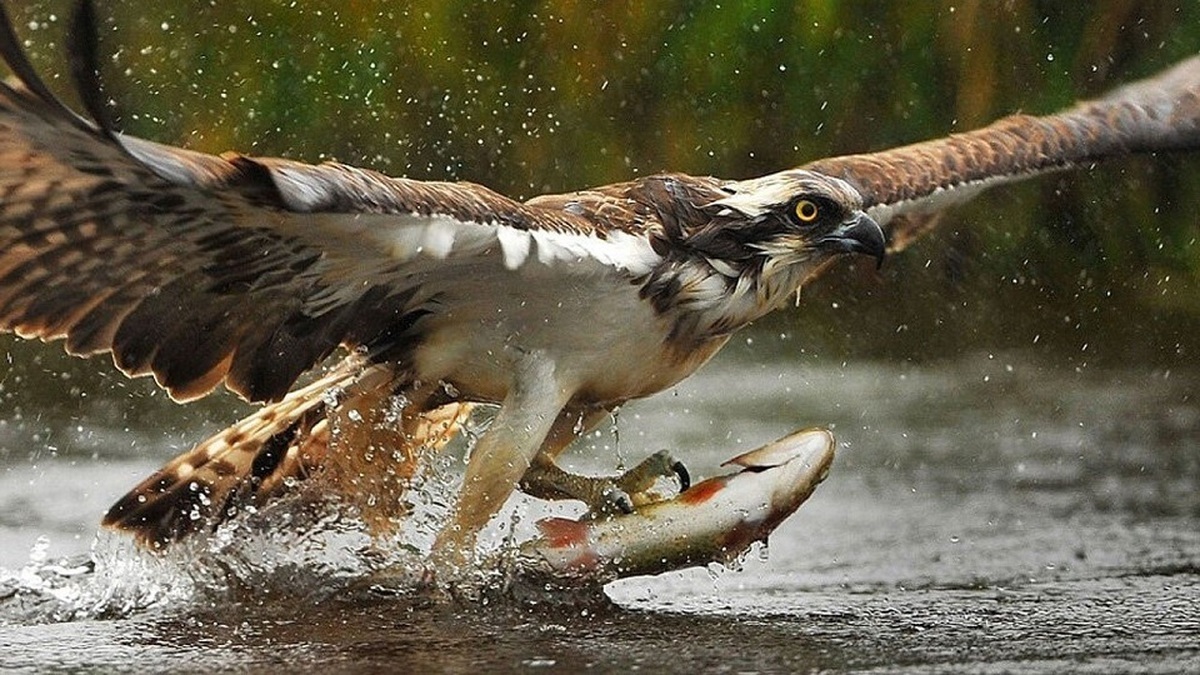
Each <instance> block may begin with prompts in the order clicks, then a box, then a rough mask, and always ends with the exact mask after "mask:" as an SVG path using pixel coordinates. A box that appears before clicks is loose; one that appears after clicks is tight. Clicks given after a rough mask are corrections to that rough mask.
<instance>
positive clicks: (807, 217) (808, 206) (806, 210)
mask: <svg viewBox="0 0 1200 675" xmlns="http://www.w3.org/2000/svg"><path fill="white" fill-rule="evenodd" d="M795 210H796V218H797V219H799V220H800V222H802V223H811V222H813V221H814V220H816V219H817V216H818V215H820V213H821V209H820V207H818V206H817V203H816V202H814V201H813V200H811V199H801V200H800V201H798V202H796V207H795Z"/></svg>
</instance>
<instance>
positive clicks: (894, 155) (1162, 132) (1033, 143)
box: [801, 57, 1200, 239]
mask: <svg viewBox="0 0 1200 675" xmlns="http://www.w3.org/2000/svg"><path fill="white" fill-rule="evenodd" d="M1197 147H1200V57H1193V58H1191V59H1188V60H1185V61H1183V62H1181V63H1179V64H1177V65H1176V66H1174V67H1172V68H1170V69H1168V70H1166V71H1164V72H1163V73H1161V74H1159V75H1156V76H1154V77H1151V78H1148V79H1146V80H1142V81H1140V82H1136V83H1134V84H1130V85H1127V86H1125V87H1121V88H1119V89H1116V90H1114V91H1113V92H1111V93H1110V94H1109V95H1107V96H1105V97H1102V98H1099V99H1096V100H1093V101H1088V102H1083V103H1080V104H1078V105H1076V106H1075V107H1073V108H1071V109H1068V110H1066V111H1063V112H1061V113H1058V114H1055V115H1047V116H1044V117H1035V116H1031V115H1012V116H1009V117H1005V118H1003V119H1001V120H999V121H997V122H995V123H993V124H991V125H989V126H987V127H984V128H982V129H978V130H975V131H971V132H967V133H962V134H954V135H952V136H948V137H946V138H943V139H938V140H933V141H926V142H924V143H917V144H914V145H908V146H904V147H900V148H894V149H891V150H885V151H883V152H876V153H871V154H863V155H848V156H843V157H832V158H828V159H822V160H818V161H815V162H811V163H809V164H806V165H804V166H803V167H801V168H803V169H807V170H810V171H817V172H820V173H823V174H826V175H831V176H836V177H838V178H842V179H844V180H846V181H847V182H849V183H850V184H851V185H853V186H855V187H856V188H857V189H858V190H859V192H860V193H861V194H862V195H863V198H864V206H865V207H866V208H867V211H868V213H870V214H871V215H872V217H874V218H875V219H876V220H878V221H879V222H880V223H881V224H883V223H886V222H887V221H890V220H891V219H893V218H895V217H897V216H914V215H915V216H919V215H921V214H928V213H933V212H936V211H939V210H941V209H943V208H945V207H947V206H952V205H954V204H958V203H961V202H963V201H966V200H967V199H970V198H971V197H974V196H975V195H976V194H978V193H979V192H981V191H983V190H985V189H987V188H989V187H991V186H993V185H999V184H1001V183H1008V182H1012V181H1016V180H1021V179H1023V178H1027V177H1030V176H1033V175H1036V174H1039V173H1044V172H1047V171H1055V170H1058V169H1064V168H1068V167H1072V166H1080V165H1087V164H1090V163H1093V162H1096V161H1099V160H1103V159H1107V158H1109V157H1113V156H1119V155H1124V154H1128V153H1132V152H1157V151H1168V150H1183V149H1194V148H1197ZM924 223H926V221H925V220H923V219H921V218H915V219H911V218H910V219H906V220H903V221H900V222H898V225H902V226H908V225H910V224H916V225H918V226H923V225H924ZM909 239H911V237H910V238H909Z"/></svg>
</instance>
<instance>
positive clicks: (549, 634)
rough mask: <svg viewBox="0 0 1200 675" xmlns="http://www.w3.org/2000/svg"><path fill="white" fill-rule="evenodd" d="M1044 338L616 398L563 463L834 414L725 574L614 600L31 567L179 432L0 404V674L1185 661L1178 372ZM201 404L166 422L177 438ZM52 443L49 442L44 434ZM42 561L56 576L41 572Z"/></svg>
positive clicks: (1071, 665)
mask: <svg viewBox="0 0 1200 675" xmlns="http://www.w3.org/2000/svg"><path fill="white" fill-rule="evenodd" d="M1038 358H1039V357H1035V356H1033V355H1030V354H1021V353H1013V354H986V353H979V354H968V355H964V356H961V357H959V358H958V359H957V360H954V361H947V362H941V363H932V364H921V365H906V364H899V365H897V364H885V363H872V362H856V363H854V364H852V365H841V364H828V363H822V362H820V361H814V360H812V359H807V360H802V361H801V362H797V361H783V360H778V359H771V358H768V359H766V360H763V359H762V358H755V359H749V358H747V353H746V351H745V350H742V351H741V352H738V351H737V350H735V351H733V352H732V353H731V355H730V357H729V358H722V359H718V361H717V362H715V363H714V364H711V365H710V366H709V367H708V368H706V369H705V370H704V371H702V372H701V373H700V374H698V375H697V376H696V377H694V378H692V379H690V380H688V381H687V382H685V383H684V384H683V385H681V386H679V387H678V388H676V389H675V390H673V391H670V392H666V393H664V394H663V395H660V396H658V397H656V398H652V399H650V400H647V401H643V402H639V403H636V404H631V405H630V406H628V407H627V408H626V409H625V410H624V411H622V412H621V414H620V416H619V418H618V422H617V424H618V429H619V438H614V436H613V434H612V432H611V431H606V432H603V433H601V434H600V435H599V436H598V437H597V438H595V439H593V440H592V443H591V446H590V448H591V449H590V453H584V452H581V451H577V452H576V453H575V454H574V455H573V456H572V457H573V459H574V460H575V461H576V468H580V469H587V470H604V469H611V468H612V467H614V466H615V465H616V463H617V462H618V461H619V459H620V458H623V459H624V460H625V461H627V462H628V461H636V460H637V459H639V458H640V457H641V456H642V455H643V454H644V453H646V452H649V451H651V450H653V449H657V448H663V447H667V448H674V449H677V450H678V451H679V453H680V454H681V455H682V456H684V457H686V458H687V459H688V461H689V463H690V465H691V467H692V469H693V471H694V472H695V473H698V474H703V475H711V474H712V473H714V472H716V471H718V470H719V469H718V467H717V465H718V463H719V462H720V461H722V460H723V459H726V458H728V457H729V456H731V455H732V454H734V453H735V452H737V451H740V450H742V449H746V448H749V447H753V446H755V445H758V444H759V443H762V442H765V441H767V440H770V439H772V438H774V437H777V436H779V435H782V434H783V433H786V432H787V431H790V430H791V429H793V428H796V427H800V426H806V425H811V424H824V425H830V426H833V427H834V428H835V430H836V433H837V434H838V436H839V439H840V440H841V442H842V444H843V445H842V447H841V449H840V452H839V456H838V458H837V460H836V462H835V465H834V469H833V471H832V473H831V475H830V478H829V479H828V481H827V482H826V483H825V484H824V485H823V486H822V487H821V488H820V489H818V491H817V492H816V494H815V496H814V497H813V498H812V499H811V501H810V502H808V503H807V504H806V505H804V506H803V507H802V508H801V510H800V511H799V512H798V513H797V514H796V515H795V516H793V517H792V519H791V520H789V521H788V522H786V523H785V524H784V525H783V526H782V527H781V528H780V529H779V530H778V531H777V532H776V533H775V535H774V536H773V537H772V539H771V541H770V545H769V548H768V550H767V551H766V554H765V556H759V555H757V554H756V555H752V556H751V557H750V558H749V559H747V560H746V561H745V563H744V566H743V569H741V570H740V571H731V572H717V571H713V570H690V571H686V572H675V573H670V574H665V575H662V576H659V577H654V578H640V579H631V580H624V581H621V582H617V583H614V584H611V585H610V586H609V587H608V588H607V589H606V593H607V596H608V598H610V599H611V600H612V601H614V605H612V606H608V607H605V606H600V605H596V604H590V605H585V606H578V605H571V604H561V605H557V604H553V603H552V604H539V605H536V606H526V605H519V604H511V603H510V604H503V603H501V604H497V603H494V602H493V603H489V604H487V605H474V606H436V605H433V606H431V605H428V604H423V603H419V602H418V603H414V602H412V601H411V600H410V599H407V598H369V597H364V596H361V595H347V594H342V593H340V591H337V590H336V589H337V588H338V586H336V585H335V583H334V580H333V579H332V578H330V579H329V580H328V584H329V588H327V589H324V591H323V590H322V588H321V586H322V584H323V583H324V582H323V581H322V578H321V576H320V575H321V574H322V573H323V572H322V570H321V569H316V570H309V571H308V573H305V572H304V571H300V572H297V571H296V570H291V571H290V572H289V574H288V575H284V576H275V577H269V576H268V577H263V578H260V579H256V580H254V581H255V583H256V585H255V587H254V588H252V589H245V588H243V589H240V590H233V591H231V590H229V589H224V590H223V591H220V592H215V591H211V589H210V590H209V591H203V590H201V591H197V589H196V588H195V587H193V586H189V585H188V584H187V583H182V582H181V581H180V579H179V578H177V577H172V576H171V575H173V574H177V573H178V572H177V570H176V571H170V570H165V569H157V568H155V567H154V566H153V565H152V564H149V565H148V564H147V563H144V562H140V561H139V560H138V559H137V558H136V556H134V554H132V553H131V552H130V551H129V550H128V549H127V548H125V547H123V546H122V545H120V543H119V542H117V543H114V542H111V541H106V542H103V545H102V546H101V549H100V550H101V552H102V553H103V555H104V556H107V557H106V558H104V559H102V560H101V568H100V569H99V570H98V574H107V575H108V576H107V577H106V580H104V581H101V582H97V581H95V576H94V575H81V576H80V577H78V578H75V579H69V580H65V581H64V580H63V579H62V578H61V577H56V576H55V575H54V574H51V573H50V572H49V571H48V570H49V569H50V568H51V567H52V565H53V563H55V562H56V561H57V560H59V559H60V558H64V557H70V556H72V555H78V554H84V553H86V552H87V551H89V549H90V548H91V547H92V546H93V539H94V533H95V530H96V525H95V524H96V521H97V520H98V518H99V515H100V513H101V512H102V511H103V509H104V508H105V507H106V506H107V505H108V504H109V503H110V502H111V501H112V500H113V499H114V498H115V497H117V496H119V494H121V493H122V492H123V490H125V489H127V488H128V487H129V486H130V485H131V484H132V483H133V481H135V480H136V479H138V478H140V477H141V476H142V475H144V474H145V473H146V472H148V471H150V470H152V469H153V468H155V466H156V465H157V463H158V462H160V461H161V459H163V458H165V457H166V456H168V455H169V454H171V452H173V449H172V448H168V447H166V445H168V444H170V443H178V442H180V441H178V439H175V437H174V436H171V438H170V439H167V440H164V439H163V438H161V437H158V438H156V437H155V435H154V431H153V429H151V428H137V429H130V430H125V429H108V428H106V427H105V425H104V424H103V423H102V422H100V421H99V420H97V421H95V422H94V423H92V424H93V428H92V432H91V433H89V427H88V426H87V425H88V424H89V422H87V421H83V422H81V421H80V420H78V419H69V420H68V421H66V422H62V421H59V420H54V419H47V420H45V421H44V423H43V426H42V427H41V428H40V431H38V437H39V438H40V439H41V440H40V441H37V440H34V439H33V438H32V437H31V429H38V427H36V426H35V425H30V424H27V423H23V424H13V423H10V424H8V425H7V427H6V428H7V432H6V433H7V436H6V437H5V438H4V444H5V446H6V447H7V448H8V450H7V454H6V456H5V458H4V460H3V469H2V472H0V514H2V515H0V576H2V577H3V578H4V579H5V581H4V584H5V586H3V588H5V589H6V590H5V591H4V592H2V593H0V595H4V596H5V597H4V599H3V600H0V667H3V668H5V669H6V670H12V669H29V670H34V669H37V670H44V669H62V670H90V669H100V670H105V671H120V670H144V669H147V668H149V669H151V670H168V669H170V670H210V669H213V668H220V669H254V670H256V671H257V670H272V669H276V668H278V669H284V668H292V667H294V666H296V665H304V666H306V667H313V668H317V667H322V668H333V669H339V670H340V669H346V670H355V669H367V668H371V667H392V668H400V669H414V670H415V669H416V668H435V669H439V670H448V671H466V670H478V669H479V668H489V669H505V670H507V669H515V670H545V671H547V672H557V671H562V672H571V671H575V670H578V669H585V668H586V669H592V670H597V671H608V670H612V671H622V672H626V671H628V670H630V669H634V668H642V669H645V670H648V671H651V672H670V671H675V672H683V671H686V672H695V671H696V670H697V669H701V668H702V669H711V670H716V671H727V672H755V671H757V672H771V671H809V670H836V671H843V670H857V671H870V670H875V669H878V670H883V671H888V672H895V671H907V672H929V671H938V670H959V669H971V670H975V671H979V672H1001V671H1007V670H1011V669H1022V670H1027V669H1028V670H1042V671H1045V672H1055V671H1059V670H1062V669H1071V670H1082V671H1095V672H1104V671H1112V670H1140V671H1146V672H1155V671H1161V672H1171V671H1178V670H1184V669H1188V668H1190V667H1194V666H1195V665H1197V664H1200V489H1198V488H1200V453H1198V452H1197V447H1198V440H1200V404H1198V403H1197V401H1196V399H1195V392H1196V391H1197V387H1196V384H1197V381H1198V376H1200V372H1197V371H1195V370H1193V369H1187V368H1183V369H1180V368H1173V369H1165V368H1164V369H1151V368H1142V369H1135V368H1119V367H1112V368H1100V367H1091V368H1086V369H1082V370H1078V369H1075V368H1064V367H1056V366H1054V365H1051V364H1048V363H1044V362H1040V361H1039V360H1038ZM26 407H28V406H26ZM26 415H28V411H26ZM66 417H68V418H70V417H71V415H67V416H66ZM221 421H222V420H216V421H213V420H205V421H202V422H188V421H185V422H183V423H180V424H181V425H182V427H183V430H182V431H177V433H179V434H180V435H184V436H186V435H187V433H188V431H189V430H188V427H189V426H194V427H201V428H208V427H211V426H212V425H213V424H217V423H219V422H221ZM191 433H193V434H195V435H197V436H198V435H200V433H201V432H199V431H197V430H196V429H191ZM47 436H48V437H49V438H51V439H52V440H53V439H57V442H58V445H56V446H55V447H56V448H57V450H56V451H54V452H49V451H47V450H46V449H45V447H44V446H47V445H48V443H47V440H46V438H47ZM98 439H99V440H98ZM39 443H41V446H39ZM131 445H134V446H138V449H137V451H131V450H130V449H129V447H130V446H131ZM146 445H149V446H151V447H150V448H149V449H147V448H146V447H145V446H146ZM39 447H41V449H40V450H39ZM585 455H590V456H585ZM266 540H267V541H269V537H268V538H267V539H266ZM258 550H259V549H254V548H250V547H248V548H247V549H246V551H247V552H253V551H258ZM279 553H280V552H279V551H274V552H273V553H270V555H279ZM264 555H266V554H264ZM328 555H329V556H330V557H334V558H336V556H337V555H338V554H337V553H336V552H334V551H331V552H329V553H328ZM31 556H32V560H31ZM296 578H304V579H306V582H305V583H303V584H297V583H295V581H294V580H295V579H296ZM41 579H51V580H52V583H51V584H50V586H53V587H54V590H53V592H51V590H50V589H49V587H48V586H47V587H42V588H41V589H40V590H39V587H38V583H39V580H41ZM85 579H92V580H90V581H85ZM289 579H291V580H292V581H289ZM338 583H340V581H339V582H338ZM131 607H137V609H130V608H131Z"/></svg>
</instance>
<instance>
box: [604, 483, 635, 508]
mask: <svg viewBox="0 0 1200 675" xmlns="http://www.w3.org/2000/svg"><path fill="white" fill-rule="evenodd" d="M596 507H597V508H596V509H594V510H596V511H598V512H600V513H602V514H606V515H608V514H611V515H617V514H622V513H633V511H634V505H633V499H632V498H631V497H630V496H629V493H627V492H625V491H624V490H622V489H621V488H619V487H617V486H616V485H610V486H608V487H606V488H604V490H603V491H601V493H600V503H599V504H597V505H596Z"/></svg>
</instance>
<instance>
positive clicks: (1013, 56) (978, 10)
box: [8, 0, 1200, 362]
mask: <svg viewBox="0 0 1200 675" xmlns="http://www.w3.org/2000/svg"><path fill="white" fill-rule="evenodd" d="M8 4H9V5H10V7H9V11H10V12H12V13H13V14H14V16H15V18H16V23H17V25H18V30H19V32H20V34H21V36H22V38H23V39H25V40H26V42H27V47H28V49H29V51H30V52H31V53H32V54H33V57H34V60H35V63H36V64H37V65H38V66H39V68H42V69H44V72H46V73H50V74H53V75H54V79H55V80H57V81H56V82H54V83H53V86H54V87H55V88H56V89H57V90H59V91H62V92H64V94H68V93H69V86H68V85H67V83H66V82H65V78H64V77H63V75H62V73H63V72H64V60H63V51H64V49H63V44H62V43H63V40H64V37H63V34H64V30H65V25H66V23H67V21H66V16H67V15H68V14H69V11H70V9H69V7H70V3H69V2H66V1H64V0H35V1H32V2H26V3H22V4H21V5H20V6H11V5H12V4H13V3H8ZM98 5H99V12H100V14H101V16H102V17H103V25H102V26H101V40H102V48H103V51H104V52H105V53H107V54H111V59H107V60H106V61H105V62H104V80H105V83H106V86H107V89H108V92H109V93H110V95H111V96H112V98H113V100H114V106H115V108H116V110H117V111H118V113H119V116H120V120H121V122H120V123H121V126H122V127H123V128H124V129H125V130H126V131H128V132H129V133H133V134H136V135H139V136H144V137H149V138H153V139H155V140H159V141H164V142H171V143H177V144H181V145H184V146H187V147H190V148H194V149H199V150H205V151H211V152H218V151H222V150H226V149H237V150H239V151H243V152H247V153H251V154H263V155H284V156H288V157H292V158H297V159H305V160H309V161H320V160H322V159H327V158H337V159H339V160H341V161H345V162H348V163H352V164H357V165H364V166H370V167H374V168H378V169H380V170H382V171H384V172H387V173H391V174H396V175H399V174H402V175H408V176H411V177H415V178H428V179H459V180H470V181H475V182H479V183H483V184H487V185H489V186H491V187H493V188H495V189H497V190H500V191H503V192H506V193H509V194H512V195H514V196H522V197H528V196H532V195H534V194H538V193H542V192H546V191H560V190H569V189H573V188H578V187H582V186H586V185H592V184H601V183H608V182H613V181H619V180H625V179H628V178H630V177H631V176H635V175H642V174H647V173H652V172H657V171H664V170H670V171H684V172H690V173H698V174H716V175H721V176H726V177H745V176H750V175H755V174H760V173H765V172H769V171H774V170H777V169H780V168H783V167H787V166H794V165H797V164H800V163H803V162H805V161H807V160H810V159H815V158H818V157H822V156H826V155H829V154H834V153H845V152H862V151H868V150H873V149H881V148H886V147H889V146H893V145H897V144H902V143H907V142H913V141H918V140H922V139H925V138H929V137H934V136H940V135H943V134H946V133H951V132H954V131H961V130H967V129H970V128H972V127H975V126H979V125H982V124H986V123H987V122H989V121H991V120H992V119H994V118H996V117H999V116H1002V115H1004V114H1008V113H1011V112H1015V111H1018V110H1019V111H1025V112H1050V111H1053V110H1055V109H1057V108H1060V107H1063V106H1066V105H1069V104H1070V103H1072V102H1073V101H1074V100H1076V99H1078V98H1082V97H1087V96H1091V95H1096V94H1099V93H1100V92H1102V91H1104V90H1105V89H1107V88H1108V87H1110V86H1113V85H1115V84H1117V83H1120V82H1124V81H1129V80H1132V79H1135V78H1137V77H1141V76H1145V75H1148V74H1151V73H1153V72H1155V71H1157V70H1159V69H1161V68H1163V67H1166V66H1168V65H1169V64H1171V63H1173V62H1175V61H1177V60H1179V59H1181V58H1184V57H1186V56H1188V55H1190V54H1193V53H1196V52H1197V51H1200V3H1196V2H1191V1H1182V0H1181V1H1180V2H1174V3H1171V2H1152V3H1146V2H1140V1H1136V0H1109V1H1107V2H1104V3H1063V2H1037V1H1035V0H1007V1H1006V2H894V3H885V2H869V1H862V2H834V1H832V0H807V1H801V2H771V1H765V0H764V1H759V2H694V1H691V2H689V1H681V0H674V1H663V2H633V1H631V2H604V3H591V2H574V1H570V0H558V1H545V2H514V3H499V2H462V1H458V2H445V1H435V0H423V1H418V2H411V3H402V2H391V1H385V0H341V1H329V2H315V1H311V2H304V1H300V0H296V1H290V2H285V1H282V0H241V1H239V2H226V1H223V0H210V1H208V2H195V1H194V0H159V1H158V2H155V3H146V2H134V1H127V0H119V1H118V0H113V1H111V2H101V3H98ZM1198 212H1200V156H1198V155H1192V156H1186V155H1185V156H1176V157H1159V158H1144V159H1137V160H1129V161H1124V160H1122V161H1119V162H1115V163H1112V164H1109V165H1106V166H1104V167H1098V168H1096V169H1095V170H1090V171H1080V172H1074V173H1071V174H1062V175H1058V176H1052V177H1048V178H1042V179H1039V180H1037V181H1034V182H1032V183H1030V184H1027V185H1024V186H1021V187H1018V188H1005V189H1003V190H1001V191H998V192H996V193H993V194H991V195H988V196H985V197H984V198H982V199H980V200H978V201H977V203H975V204H972V205H970V206H969V207H967V208H963V209H960V210H958V211H957V212H955V213H953V214H950V215H949V216H948V217H947V220H946V223H945V225H944V227H943V228H942V230H940V231H939V232H938V233H937V234H936V235H934V236H933V237H931V238H930V239H931V240H930V241H928V242H925V243H923V244H922V245H921V246H918V247H917V248H916V249H915V250H913V251H910V252H908V253H906V254H905V255H903V256H898V257H897V258H896V259H895V260H893V261H891V262H890V263H889V264H888V265H887V266H885V268H884V270H883V272H882V273H879V274H877V273H875V272H874V271H873V270H867V269H857V270H856V269H854V268H853V266H850V267H849V268H847V269H843V270H840V271H839V273H836V274H834V275H831V277H830V278H829V279H827V280H825V281H824V282H823V283H821V284H819V285H818V287H816V288H814V289H813V290H812V291H811V292H808V291H806V297H807V299H808V303H809V309H808V310H807V311H801V312H795V313H784V314H783V315H782V316H778V317H773V318H772V319H770V320H769V321H768V322H767V324H766V326H765V327H764V328H763V329H762V331H763V332H764V333H765V334H769V335H781V336H783V341H786V340H787V339H790V338H791V337H793V336H799V337H803V338H804V340H805V342H804V344H806V345H809V344H814V343H815V344H816V345H817V346H818V348H819V349H821V350H824V351H825V352H826V353H829V354H831V355H833V356H834V357H835V358H837V357H838V356H840V355H842V354H853V353H864V352H865V353H871V354H892V355H901V356H904V357H906V358H913V357H927V356H931V355H933V356H936V355H939V354H943V353H954V352H955V351H956V350H961V349H962V348H964V347H963V345H967V346H970V345H973V344H974V345H984V346H986V347H987V348H989V349H990V348H1003V347H1006V346H1018V345H1032V344H1043V342H1042V340H1043V338H1045V340H1047V341H1051V342H1053V341H1054V340H1055V339H1059V341H1060V342H1061V343H1062V344H1063V345H1065V346H1066V350H1067V351H1068V352H1074V351H1076V350H1080V348H1081V347H1082V349H1081V352H1082V353H1083V354H1084V355H1083V356H1074V357H1072V358H1079V359H1085V358H1090V357H1091V356H1092V355H1094V354H1096V353H1097V349H1100V351H1101V352H1102V351H1103V347H1099V348H1098V347H1097V346H1096V344H1097V343H1102V344H1104V343H1105V341H1104V340H1103V339H1098V337H1097V336H1110V337H1111V336H1123V337H1122V339H1121V340H1116V338H1113V340H1115V342H1113V344H1118V345H1120V346H1119V347H1113V348H1110V349H1109V355H1110V356H1113V357H1115V358H1124V356H1123V354H1124V351H1123V350H1125V349H1126V348H1127V347H1128V346H1129V345H1130V344H1133V345H1144V347H1143V348H1142V350H1141V352H1139V353H1141V354H1142V355H1148V356H1151V357H1156V358H1158V359H1159V360H1166V361H1168V362H1170V361H1171V360H1174V359H1178V358H1182V356H1181V355H1184V354H1187V353H1190V352H1189V350H1190V349H1191V345H1194V344H1195V343H1196V338H1195V337H1194V336H1195V335H1197V334H1200V331H1197V330H1196V328H1197V326H1198V324H1200V318H1198V317H1200V245H1197V241H1196V239H1197V236H1198V231H1200V228H1198V225H1197V220H1198V218H1197V213H1198ZM1055 336H1058V338H1056V337H1055ZM1145 345H1148V346H1145ZM788 348H789V349H790V347H788ZM1088 349H1091V352H1088Z"/></svg>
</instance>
